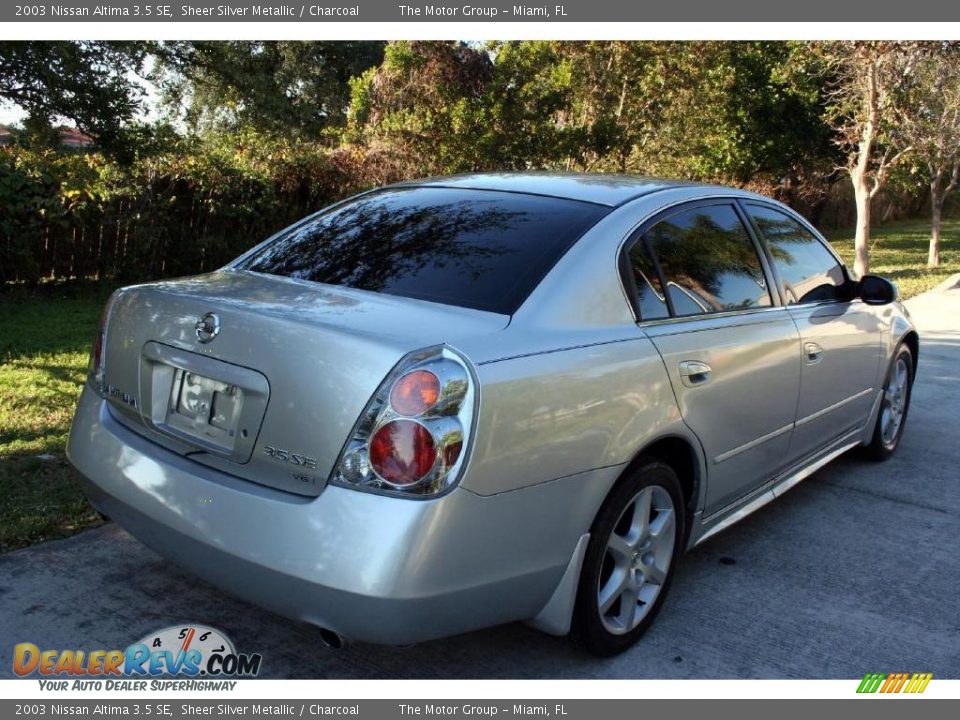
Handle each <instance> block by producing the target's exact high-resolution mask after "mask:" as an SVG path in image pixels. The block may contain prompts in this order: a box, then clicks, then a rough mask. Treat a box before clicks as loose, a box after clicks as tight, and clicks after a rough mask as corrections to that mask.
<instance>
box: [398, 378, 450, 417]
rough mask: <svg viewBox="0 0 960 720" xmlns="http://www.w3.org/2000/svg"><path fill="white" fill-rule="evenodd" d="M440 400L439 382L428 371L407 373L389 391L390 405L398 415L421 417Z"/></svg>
mask: <svg viewBox="0 0 960 720" xmlns="http://www.w3.org/2000/svg"><path fill="white" fill-rule="evenodd" d="M439 399H440V380H439V378H437V376H436V375H434V374H433V373H432V372H430V371H429V370H414V371H413V372H408V373H407V374H406V375H404V376H403V377H401V378H400V379H399V380H397V382H395V383H394V385H393V389H392V390H390V404H391V405H392V406H393V409H394V410H395V411H396V412H397V413H399V414H400V415H406V416H408V417H415V416H417V415H422V414H423V413H425V412H426V411H427V410H429V409H430V408H432V407H433V406H434V405H436V404H437V400H439Z"/></svg>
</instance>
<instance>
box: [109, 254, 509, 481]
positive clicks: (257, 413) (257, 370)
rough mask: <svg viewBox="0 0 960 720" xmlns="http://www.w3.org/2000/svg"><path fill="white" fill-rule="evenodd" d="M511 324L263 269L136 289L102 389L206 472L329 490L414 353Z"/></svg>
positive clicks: (113, 339) (116, 324) (127, 301)
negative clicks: (380, 394)
mask: <svg viewBox="0 0 960 720" xmlns="http://www.w3.org/2000/svg"><path fill="white" fill-rule="evenodd" d="M508 322H509V318H508V317H507V316H504V315H498V314H494V313H488V312H483V311H478V310H470V309H465V308H459V307H453V306H447V305H441V304H437V303H431V302H425V301H420V300H412V299H408V298H402V297H394V296H390V295H382V294H377V293H372V292H366V291H360V290H352V289H348V288H342V287H335V286H329V285H320V284H317V283H311V282H304V281H297V280H290V279H286V278H279V277H275V276H267V275H261V274H258V273H251V272H237V271H221V272H216V273H211V274H209V275H204V276H199V277H196V278H189V279H185V280H176V281H169V282H161V283H154V284H150V285H141V286H134V287H132V288H127V289H125V290H124V291H122V292H121V293H120V294H119V295H118V296H117V298H116V300H115V302H114V305H113V307H112V308H111V312H110V318H109V321H108V328H107V336H106V347H105V351H104V352H105V362H104V389H105V392H106V397H107V399H108V401H109V403H110V407H111V410H112V412H113V414H114V416H115V417H117V418H118V419H119V420H120V421H121V422H122V423H123V424H124V425H126V426H127V427H128V428H130V429H132V430H134V431H135V432H137V433H140V434H141V435H144V436H147V437H149V438H150V439H152V440H154V441H155V442H157V443H159V444H161V445H163V446H164V447H166V448H168V449H170V450H173V451H175V452H178V453H180V454H182V455H185V456H189V457H190V458H191V459H193V460H196V461H197V462H200V463H203V464H205V465H208V466H211V467H214V468H217V469H219V470H223V471H225V472H228V473H231V474H233V475H237V476H240V477H243V478H245V479H247V480H251V481H253V482H257V483H260V484H263V485H267V486H271V487H275V488H279V489H282V490H286V491H289V492H294V493H298V494H301V495H317V494H319V493H320V492H321V491H322V489H323V487H324V484H325V482H326V479H327V477H328V476H329V474H330V472H331V470H332V468H333V465H334V463H335V462H336V460H337V458H338V457H339V454H340V451H341V449H342V447H343V444H344V442H345V441H346V439H347V436H348V434H349V432H350V430H351V429H352V428H353V426H354V423H355V422H356V420H357V417H358V416H359V415H360V413H361V411H362V410H363V408H364V407H365V405H366V404H367V402H368V401H369V399H370V397H371V396H372V395H373V393H374V392H375V391H376V389H377V387H378V386H379V385H380V383H381V382H382V381H383V379H384V377H385V376H386V375H387V373H388V372H389V371H390V370H391V369H392V368H393V366H394V365H396V363H397V362H398V361H399V360H400V359H401V358H402V357H403V356H404V355H405V354H407V353H409V352H411V351H413V350H417V349H420V348H424V347H429V346H431V345H438V344H441V343H449V344H454V345H455V344H456V342H457V340H458V339H463V338H466V337H468V336H476V335H483V334H489V333H494V332H497V331H499V330H501V329H502V328H504V327H505V326H506V325H507V323H508Z"/></svg>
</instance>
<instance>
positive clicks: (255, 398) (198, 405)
mask: <svg viewBox="0 0 960 720" xmlns="http://www.w3.org/2000/svg"><path fill="white" fill-rule="evenodd" d="M140 380H141V388H140V392H141V398H142V399H143V401H144V402H143V403H142V407H141V412H142V413H143V418H144V421H145V422H147V423H148V424H149V425H152V426H153V427H154V428H155V429H157V430H159V431H160V432H163V433H166V434H168V435H172V436H174V437H176V438H178V439H179V440H183V441H186V442H187V443H188V444H189V445H191V446H194V447H199V448H202V449H204V450H207V451H209V452H212V453H214V454H216V455H220V456H221V457H225V458H227V459H228V460H232V461H234V462H240V463H244V462H247V461H249V459H250V455H251V453H252V450H253V444H254V442H255V440H256V437H257V434H258V433H259V429H260V424H261V422H262V420H263V415H264V412H265V411H266V405H267V399H268V397H269V392H270V391H269V385H268V383H267V379H266V378H265V377H264V376H263V375H262V374H261V373H259V372H257V371H255V370H251V369H249V368H244V367H241V366H238V365H233V364H232V363H227V362H223V361H221V360H216V359H214V358H211V357H207V356H203V355H197V354H196V353H190V352H187V351H184V350H180V349H178V348H174V347H171V346H169V345H164V344H162V343H156V342H150V343H147V344H146V345H145V346H144V349H143V352H142V354H141V373H140Z"/></svg>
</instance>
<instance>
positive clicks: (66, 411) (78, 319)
mask: <svg viewBox="0 0 960 720" xmlns="http://www.w3.org/2000/svg"><path fill="white" fill-rule="evenodd" d="M928 232H929V226H928V225H927V223H926V222H925V221H922V220H921V221H913V222H909V223H897V224H891V225H887V226H884V227H882V228H878V229H876V230H875V231H874V236H873V247H872V250H871V260H872V267H871V272H874V273H877V274H880V275H886V276H887V277H889V278H891V279H892V280H894V281H895V282H896V283H897V284H898V285H899V287H900V291H901V294H902V295H903V296H904V297H905V298H906V297H911V296H913V295H916V294H918V293H921V292H924V291H925V290H928V289H930V288H931V287H933V286H934V285H937V284H938V283H940V282H941V281H942V280H943V279H944V278H946V277H947V276H948V275H950V274H952V273H956V272H960V221H957V220H952V221H949V222H946V223H944V229H943V233H944V237H943V247H942V250H941V259H942V261H943V265H942V266H941V267H940V268H938V269H937V270H935V271H931V270H928V269H927V268H926V261H927V238H928ZM831 241H832V242H833V244H834V246H835V247H836V248H837V250H838V252H839V253H840V254H841V255H842V256H843V257H844V259H845V260H847V261H848V262H852V257H853V241H852V233H849V232H838V233H832V234H831ZM110 290H111V288H109V287H106V286H105V285H103V284H89V283H79V284H67V285H60V284H50V285H44V286H42V287H41V288H39V289H36V290H29V291H27V290H22V289H19V290H16V291H13V292H11V291H5V292H2V293H0V362H2V365H0V552H5V551H7V550H12V549H14V548H18V547H24V546H26V545H30V544H33V543H36V542H40V541H41V540H46V539H50V538H56V537H63V536H66V535H70V534H72V533H75V532H77V531H78V530H81V529H83V528H86V527H91V526H93V525H97V524H99V523H100V519H99V517H98V516H97V514H96V513H95V512H94V511H93V510H92V508H90V506H89V505H88V504H87V502H86V501H85V500H84V498H83V495H82V493H81V492H80V488H79V486H78V484H77V482H76V472H75V471H74V470H73V468H72V467H71V466H70V464H69V463H68V462H67V460H66V457H65V456H64V446H65V444H66V440H67V432H68V431H69V429H70V419H71V416H72V414H73V408H74V405H75V403H76V400H77V397H78V396H79V394H80V387H81V385H82V383H83V381H84V378H85V376H86V372H87V362H88V356H89V352H90V345H91V343H92V340H93V335H94V332H95V331H96V326H97V321H98V320H99V317H100V312H101V310H102V308H103V305H104V303H105V302H106V299H107V296H108V295H109V293H110Z"/></svg>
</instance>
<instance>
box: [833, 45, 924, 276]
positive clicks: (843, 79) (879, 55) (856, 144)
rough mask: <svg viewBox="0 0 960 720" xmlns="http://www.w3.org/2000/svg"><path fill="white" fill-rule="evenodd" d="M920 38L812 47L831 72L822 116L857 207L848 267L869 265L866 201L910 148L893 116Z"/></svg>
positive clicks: (863, 269) (861, 272)
mask: <svg viewBox="0 0 960 720" xmlns="http://www.w3.org/2000/svg"><path fill="white" fill-rule="evenodd" d="M922 45H923V44H922V43H905V42H890V41H857V42H848V41H843V42H831V43H824V44H821V45H818V46H814V49H815V51H819V52H822V53H823V54H824V58H825V60H826V62H827V65H828V67H829V69H830V71H831V72H832V73H833V79H832V81H831V84H832V87H831V90H830V94H829V101H828V106H827V112H826V115H825V117H826V120H827V122H828V123H829V124H830V126H831V127H832V128H833V131H834V142H835V143H836V144H837V146H838V147H839V148H840V149H841V151H842V152H843V153H844V155H845V157H846V162H845V164H844V165H843V166H842V169H843V171H844V172H846V173H847V175H848V176H849V177H850V182H851V183H852V184H853V193H854V198H855V201H856V208H857V226H856V234H855V236H854V247H855V251H856V259H855V261H854V271H855V272H856V273H857V274H858V275H864V274H866V273H867V272H868V271H869V269H870V257H869V248H870V206H871V201H872V200H873V198H874V197H875V196H876V194H877V193H878V192H880V190H881V189H882V188H883V186H884V184H885V183H886V182H887V180H888V179H889V176H890V172H891V170H892V169H893V168H894V167H896V166H897V164H898V163H900V161H901V160H902V159H903V158H904V156H905V155H906V154H907V153H908V152H909V151H910V150H911V148H910V147H909V145H905V144H904V143H903V137H902V136H901V135H899V134H898V125H897V119H898V117H899V115H900V108H902V107H903V103H904V99H905V98H904V93H905V89H906V86H907V85H908V83H909V82H910V81H911V73H912V71H913V68H914V66H915V64H916V58H917V49H918V48H919V47H920V46H922Z"/></svg>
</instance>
